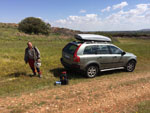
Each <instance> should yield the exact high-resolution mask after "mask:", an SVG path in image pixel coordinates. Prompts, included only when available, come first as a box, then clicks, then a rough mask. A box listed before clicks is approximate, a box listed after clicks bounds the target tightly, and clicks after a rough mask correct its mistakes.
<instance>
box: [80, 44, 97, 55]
mask: <svg viewBox="0 0 150 113" xmlns="http://www.w3.org/2000/svg"><path fill="white" fill-rule="evenodd" d="M96 53H97V45H91V46H86V47H85V49H84V52H83V54H86V55H88V54H96Z"/></svg>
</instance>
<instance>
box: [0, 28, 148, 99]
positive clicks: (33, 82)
mask: <svg viewBox="0 0 150 113" xmlns="http://www.w3.org/2000/svg"><path fill="white" fill-rule="evenodd" d="M63 38H64V37H63V36H62V37H61V36H59V35H54V34H53V35H50V36H34V35H18V31H17V30H16V29H12V28H0V61H1V63H0V89H1V90H0V95H1V96H6V95H11V94H15V95H16V94H17V95H18V94H20V93H22V92H26V91H33V90H37V89H43V88H46V87H47V88H53V87H54V86H53V83H54V82H55V81H57V80H59V77H58V76H59V74H60V72H61V71H62V70H63V67H62V65H61V63H60V57H61V50H62V48H63V47H64V46H65V44H66V43H68V42H69V41H71V40H73V39H72V38H69V39H63ZM28 41H32V42H33V44H34V45H35V46H37V47H38V48H39V50H40V52H41V60H42V67H41V70H42V73H43V78H42V79H39V78H38V77H32V78H31V77H29V75H30V74H32V73H31V70H30V68H29V66H28V65H26V64H25V63H24V60H23V59H24V50H25V48H26V47H27V45H26V43H27V42H28ZM114 43H115V44H116V45H118V46H119V47H120V48H122V49H123V50H125V51H128V52H132V53H134V54H135V55H137V58H138V64H137V67H136V70H135V71H134V73H141V72H143V71H145V72H146V71H150V70H149V69H150V68H149V65H150V57H149V56H150V40H142V39H128V38H126V39H123V38H122V39H118V41H116V42H114ZM113 75H115V74H113ZM98 78H100V77H97V79H98ZM81 81H87V79H86V78H84V77H82V76H81V75H80V73H75V74H71V75H70V83H71V84H74V83H78V82H81Z"/></svg>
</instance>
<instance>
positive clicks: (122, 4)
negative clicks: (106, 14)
mask: <svg viewBox="0 0 150 113" xmlns="http://www.w3.org/2000/svg"><path fill="white" fill-rule="evenodd" d="M127 5H128V3H127V2H121V3H120V4H116V5H113V9H123V8H124V7H125V6H127Z"/></svg>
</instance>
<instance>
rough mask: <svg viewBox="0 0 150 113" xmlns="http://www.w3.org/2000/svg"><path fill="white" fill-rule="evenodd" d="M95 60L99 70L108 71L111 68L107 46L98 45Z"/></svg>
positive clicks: (110, 57)
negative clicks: (99, 66)
mask: <svg viewBox="0 0 150 113" xmlns="http://www.w3.org/2000/svg"><path fill="white" fill-rule="evenodd" d="M97 59H98V61H99V63H100V65H101V69H109V68H112V67H113V65H112V60H113V57H112V55H111V53H110V50H109V48H108V45H98V49H97Z"/></svg>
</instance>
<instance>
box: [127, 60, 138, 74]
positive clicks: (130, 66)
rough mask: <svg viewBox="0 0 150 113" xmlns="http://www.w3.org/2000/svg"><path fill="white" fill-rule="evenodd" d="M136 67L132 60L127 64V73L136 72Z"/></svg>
mask: <svg viewBox="0 0 150 113" xmlns="http://www.w3.org/2000/svg"><path fill="white" fill-rule="evenodd" d="M135 65H136V62H135V61H134V60H131V61H129V62H128V63H127V66H126V71H127V72H132V71H134V69H135Z"/></svg>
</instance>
